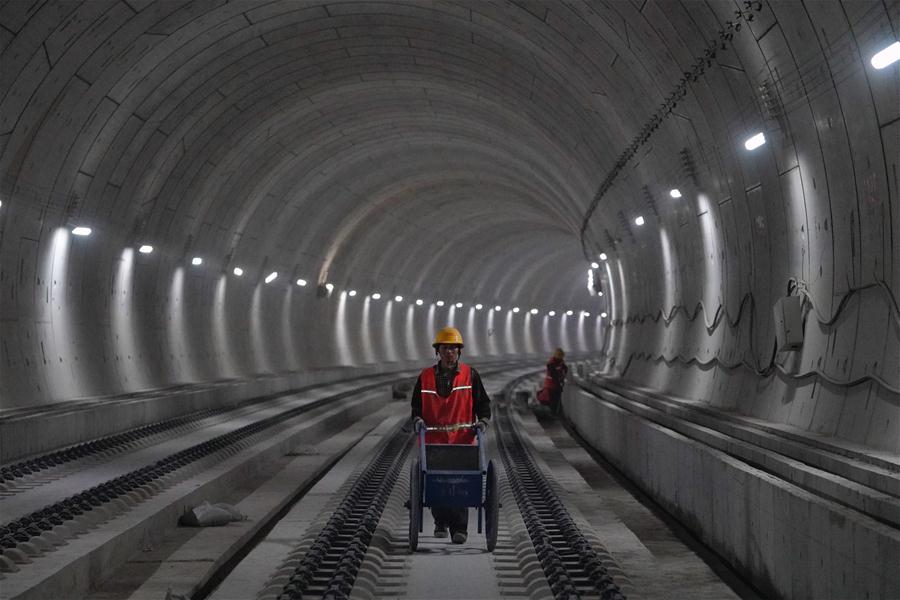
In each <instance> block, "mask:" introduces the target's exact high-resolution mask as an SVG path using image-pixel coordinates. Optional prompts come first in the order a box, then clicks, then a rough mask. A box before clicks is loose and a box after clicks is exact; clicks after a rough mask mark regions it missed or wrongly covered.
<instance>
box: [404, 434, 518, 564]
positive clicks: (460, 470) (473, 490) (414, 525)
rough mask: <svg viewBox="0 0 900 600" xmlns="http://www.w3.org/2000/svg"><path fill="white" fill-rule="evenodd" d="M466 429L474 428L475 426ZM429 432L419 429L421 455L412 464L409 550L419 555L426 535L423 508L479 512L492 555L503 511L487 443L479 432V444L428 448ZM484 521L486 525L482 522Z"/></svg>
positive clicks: (479, 531)
mask: <svg viewBox="0 0 900 600" xmlns="http://www.w3.org/2000/svg"><path fill="white" fill-rule="evenodd" d="M465 427H474V424H470V425H466V426H465ZM425 431H426V428H421V429H419V454H418V458H416V459H413V461H412V462H411V464H410V474H409V482H410V484H409V501H408V503H407V506H408V507H409V509H410V519H409V549H410V551H411V552H415V551H416V547H417V546H418V543H419V533H420V532H421V531H422V508H423V507H426V506H427V507H435V506H441V507H450V508H470V507H475V508H477V509H478V533H481V532H482V523H484V524H485V534H486V535H485V540H486V542H487V549H488V552H493V551H494V547H495V546H496V544H497V518H498V511H499V508H500V500H499V491H498V483H497V471H496V468H495V467H494V461H492V460H487V459H486V456H485V439H484V434H483V432H482V431H481V430H480V429H475V434H476V442H477V443H476V444H475V445H471V444H426V443H425ZM482 519H484V521H482Z"/></svg>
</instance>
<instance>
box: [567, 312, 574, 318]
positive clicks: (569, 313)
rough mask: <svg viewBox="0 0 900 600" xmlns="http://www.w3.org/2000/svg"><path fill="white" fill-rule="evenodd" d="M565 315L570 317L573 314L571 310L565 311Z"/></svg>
mask: <svg viewBox="0 0 900 600" xmlns="http://www.w3.org/2000/svg"><path fill="white" fill-rule="evenodd" d="M566 314H567V315H569V316H570V317H571V316H572V315H574V314H575V313H574V312H572V311H571V310H567V311H566Z"/></svg>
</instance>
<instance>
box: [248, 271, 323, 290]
mask: <svg viewBox="0 0 900 600" xmlns="http://www.w3.org/2000/svg"><path fill="white" fill-rule="evenodd" d="M235 275H237V273H235ZM306 283H307V282H306V280H305V279H298V280H297V285H299V286H300V287H304V286H306Z"/></svg>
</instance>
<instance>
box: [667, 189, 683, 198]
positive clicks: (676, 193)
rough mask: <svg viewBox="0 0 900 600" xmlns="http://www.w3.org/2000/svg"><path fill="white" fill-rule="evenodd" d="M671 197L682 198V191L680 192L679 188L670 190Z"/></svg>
mask: <svg viewBox="0 0 900 600" xmlns="http://www.w3.org/2000/svg"><path fill="white" fill-rule="evenodd" d="M669 195H670V196H672V197H673V198H681V190H679V189H678V188H672V189H671V190H669Z"/></svg>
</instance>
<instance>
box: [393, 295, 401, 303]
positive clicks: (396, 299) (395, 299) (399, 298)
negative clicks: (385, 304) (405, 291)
mask: <svg viewBox="0 0 900 600" xmlns="http://www.w3.org/2000/svg"><path fill="white" fill-rule="evenodd" d="M394 302H403V296H394Z"/></svg>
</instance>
